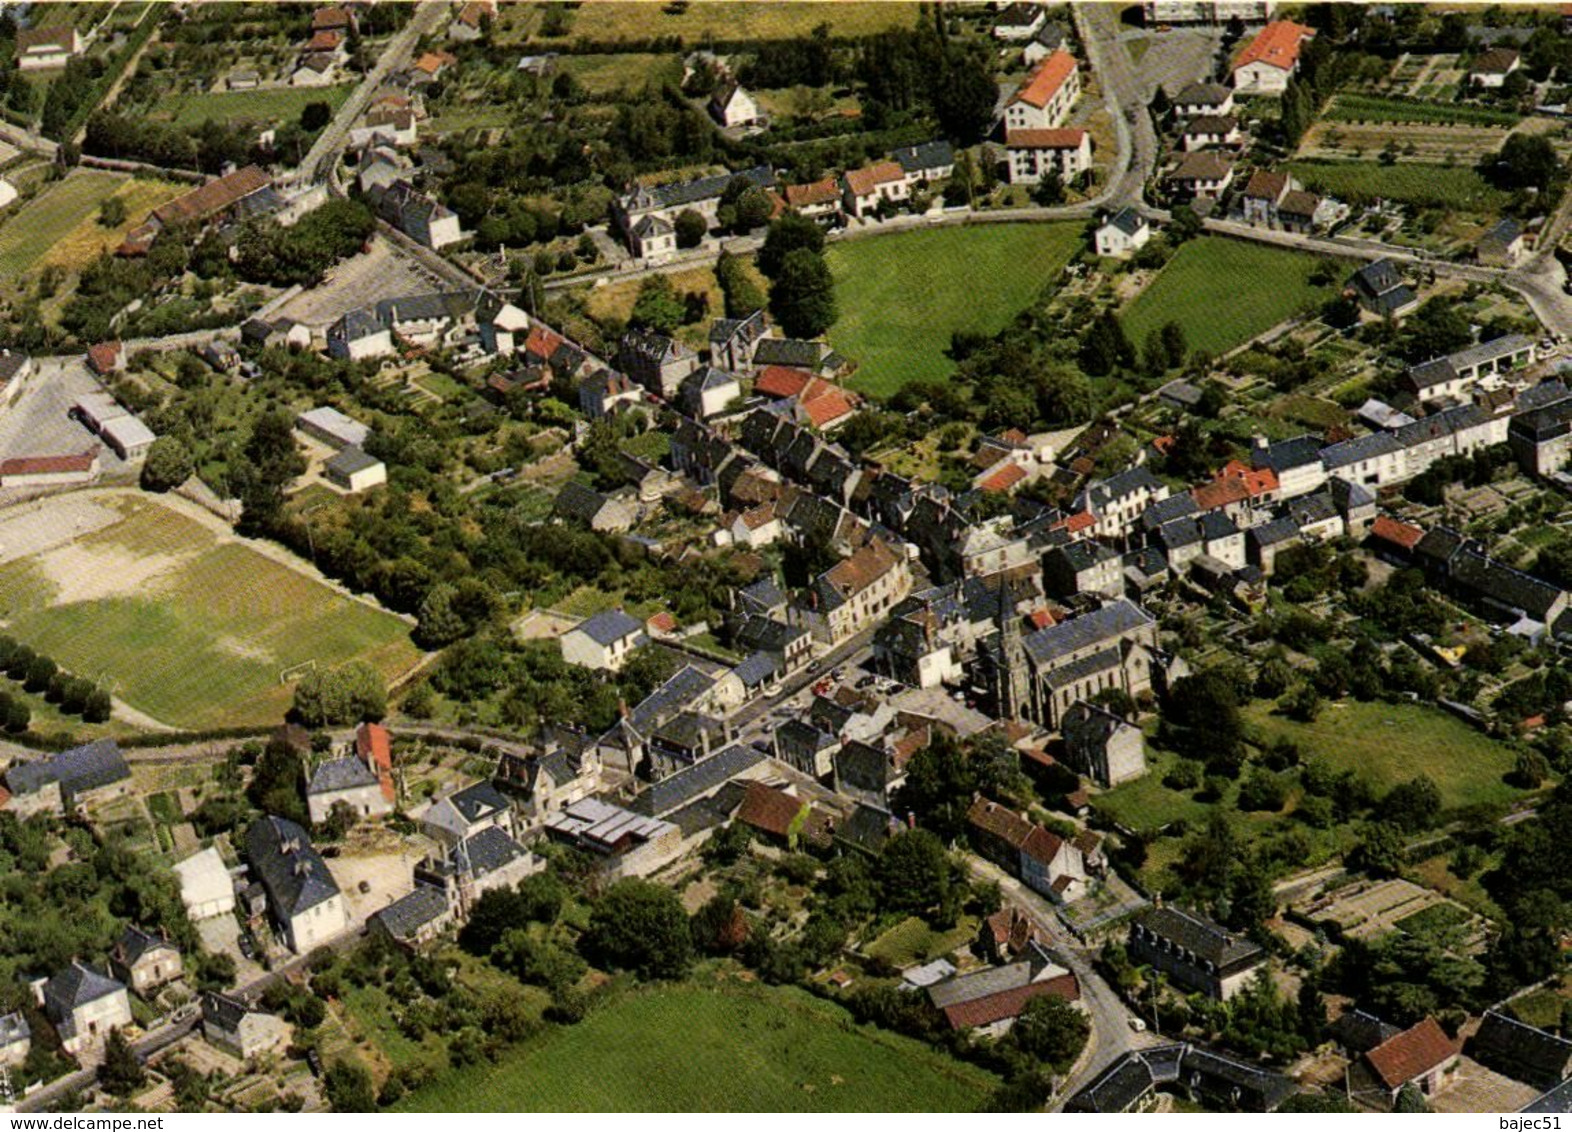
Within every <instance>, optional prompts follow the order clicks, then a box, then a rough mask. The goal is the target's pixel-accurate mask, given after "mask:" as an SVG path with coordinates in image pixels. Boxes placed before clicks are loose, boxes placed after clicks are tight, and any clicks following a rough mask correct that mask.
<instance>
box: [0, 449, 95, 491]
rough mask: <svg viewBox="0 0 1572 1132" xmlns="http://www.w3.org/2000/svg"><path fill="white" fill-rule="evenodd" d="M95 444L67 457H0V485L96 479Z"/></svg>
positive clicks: (62, 483) (59, 483)
mask: <svg viewBox="0 0 1572 1132" xmlns="http://www.w3.org/2000/svg"><path fill="white" fill-rule="evenodd" d="M99 451H100V449H99V446H98V445H96V444H95V445H93V446H92V447H91V448H88V449H86V450H85V451H82V452H78V453H76V454H75V455H71V456H13V457H11V458H10V459H9V460H0V485H4V486H5V487H11V488H20V487H70V486H72V485H73V484H83V483H92V482H93V481H94V480H96V479H97V478H98V472H99V463H98V453H99Z"/></svg>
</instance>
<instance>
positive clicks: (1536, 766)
mask: <svg viewBox="0 0 1572 1132" xmlns="http://www.w3.org/2000/svg"><path fill="white" fill-rule="evenodd" d="M1512 777H1513V778H1515V779H1516V780H1517V784H1518V785H1519V786H1521V787H1522V788H1523V789H1525V790H1538V789H1539V788H1540V787H1541V786H1543V785H1544V784H1545V780H1546V779H1547V778H1549V777H1550V763H1549V762H1548V761H1547V760H1546V759H1545V756H1544V755H1542V754H1540V753H1539V752H1538V751H1534V750H1528V751H1523V752H1521V753H1519V754H1518V756H1517V763H1516V765H1515V766H1513V768H1512Z"/></svg>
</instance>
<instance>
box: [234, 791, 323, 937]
mask: <svg viewBox="0 0 1572 1132" xmlns="http://www.w3.org/2000/svg"><path fill="white" fill-rule="evenodd" d="M246 859H247V860H248V861H250V863H251V868H252V871H253V874H254V875H255V876H256V877H257V879H258V881H260V882H261V884H262V887H263V888H264V889H266V891H267V896H268V902H269V903H271V904H272V905H273V906H274V908H275V909H276V910H277V911H278V912H279V914H281V915H282V916H284V917H287V918H290V919H293V918H294V917H295V916H298V915H300V914H301V913H302V912H305V911H307V910H309V909H311V908H315V907H316V906H317V905H318V904H322V903H325V902H326V901H328V900H331V899H333V898H334V897H335V896H337V895H338V894H339V888H338V882H337V881H336V880H334V879H333V874H332V873H330V872H329V871H328V867H327V862H326V861H324V860H323V859H322V855H321V854H320V853H318V852H317V851H316V849H315V848H313V847H312V844H311V838H310V837H309V836H307V834H306V831H305V830H304V829H301V828H300V826H298V825H296V824H295V823H294V822H292V821H290V820H289V819H288V818H281V817H277V816H276V815H275V816H269V817H265V818H259V819H257V820H256V821H254V822H252V823H251V826H250V828H249V829H247V830H246Z"/></svg>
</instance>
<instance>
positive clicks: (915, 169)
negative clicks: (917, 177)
mask: <svg viewBox="0 0 1572 1132" xmlns="http://www.w3.org/2000/svg"><path fill="white" fill-rule="evenodd" d="M890 156H891V157H893V158H894V159H895V160H896V162H897V163H899V165H900V167H901V168H902V169H904V170H905V171H906V172H907V173H908V174H912V173H922V172H925V171H927V170H929V169H944V168H947V167H948V166H951V165H954V164H955V147H954V146H953V145H951V144H950V143H949V142H947V141H931V142H923V143H922V144H921V145H907V146H902V147H901V148H900V149H896V150H891V151H890Z"/></svg>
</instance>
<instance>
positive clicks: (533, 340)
mask: <svg viewBox="0 0 1572 1132" xmlns="http://www.w3.org/2000/svg"><path fill="white" fill-rule="evenodd" d="M562 343H563V338H562V336H561V335H558V334H554V333H552V332H551V331H550V330H547V329H546V328H545V327H544V326H542V325H541V324H540V323H538V322H537V323H536V324H535V325H534V326H532V327H530V330H529V337H527V338H525V339H524V351H525V353H529V354H534V355H535V356H536V357H537V358H549V357H551V355H553V354H555V353H556V352H557V348H558V347H559V346H561V345H562Z"/></svg>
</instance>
